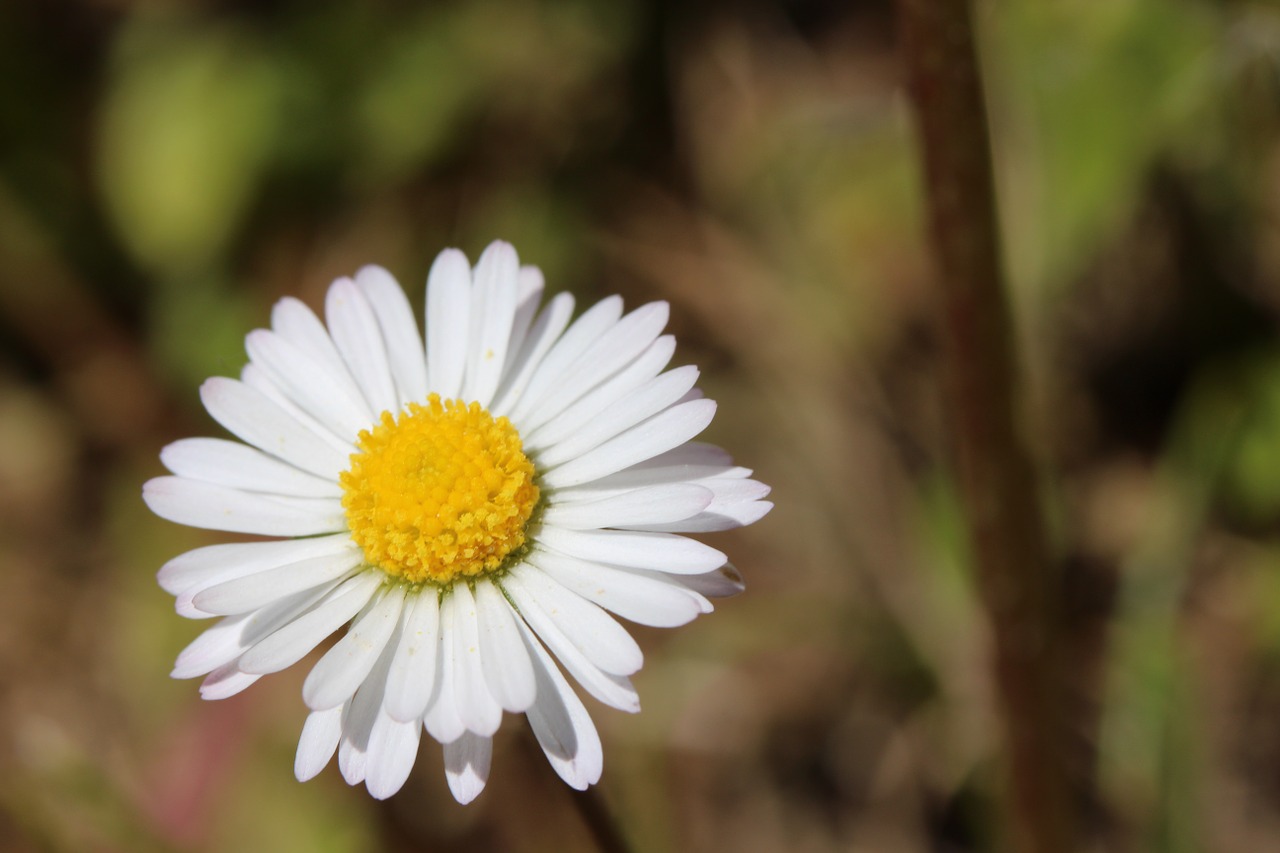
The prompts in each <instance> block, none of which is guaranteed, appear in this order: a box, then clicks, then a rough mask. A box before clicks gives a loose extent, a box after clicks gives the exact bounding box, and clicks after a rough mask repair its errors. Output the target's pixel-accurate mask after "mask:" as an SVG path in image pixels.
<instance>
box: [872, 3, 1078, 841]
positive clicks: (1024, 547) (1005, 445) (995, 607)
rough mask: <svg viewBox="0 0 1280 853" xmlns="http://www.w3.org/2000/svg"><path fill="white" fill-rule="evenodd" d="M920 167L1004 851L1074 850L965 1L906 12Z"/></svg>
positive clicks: (1041, 541)
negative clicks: (982, 627)
mask: <svg viewBox="0 0 1280 853" xmlns="http://www.w3.org/2000/svg"><path fill="white" fill-rule="evenodd" d="M898 7H899V16H900V21H901V25H902V32H903V51H904V58H905V60H906V69H907V74H908V82H909V85H910V87H911V94H912V99H913V102H914V106H915V113H916V120H917V125H918V129H919V133H920V140H921V148H922V153H923V157H924V173H925V180H926V196H927V205H928V211H929V219H930V231H931V236H932V241H933V250H934V254H935V262H936V267H937V279H938V283H939V287H940V296H941V301H942V306H943V337H944V343H945V347H946V354H947V366H946V369H947V383H948V392H949V397H950V399H949V403H950V406H951V410H950V417H951V421H952V424H953V439H954V453H955V465H956V473H957V477H958V480H959V485H960V490H961V494H962V497H963V500H964V512H965V520H966V525H967V528H968V534H969V537H970V542H971V545H972V548H973V556H974V559H975V562H976V566H977V573H978V584H979V587H980V590H981V594H982V597H983V601H984V604H985V606H986V609H987V612H988V615H989V617H990V620H991V631H992V637H993V642H994V649H993V657H994V661H993V666H994V671H995V685H996V691H997V697H996V700H997V705H998V707H999V709H1000V713H1001V717H1002V725H1003V732H1002V734H1003V739H1004V743H1005V748H1006V768H1005V769H1006V773H1005V817H1006V821H1007V827H1006V829H1007V833H1006V839H1005V841H1006V843H1007V845H1008V846H1009V848H1010V849H1013V850H1017V851H1019V852H1020V853H1022V851H1026V853H1064V851H1068V850H1070V849H1072V847H1073V846H1074V845H1073V838H1072V819H1071V809H1070V806H1069V802H1068V797H1069V793H1068V786H1067V781H1066V775H1065V768H1064V762H1063V760H1062V759H1063V756H1062V744H1063V739H1064V738H1063V734H1064V730H1063V725H1062V720H1061V718H1060V716H1059V714H1060V709H1061V707H1062V703H1061V701H1059V695H1058V694H1059V692H1060V688H1061V680H1060V678H1059V677H1058V655H1057V651H1056V648H1055V642H1054V633H1055V631H1054V626H1055V621H1056V620H1055V618H1054V615H1053V611H1052V608H1051V602H1053V601H1054V600H1056V598H1057V595H1056V591H1057V584H1058V575H1057V571H1056V567H1055V566H1054V562H1053V560H1052V559H1051V557H1050V554H1049V546H1048V542H1047V538H1046V533H1045V521H1044V516H1043V512H1042V509H1041V504H1040V498H1039V494H1038V491H1037V487H1036V478H1035V471H1034V468H1033V465H1032V461H1031V454H1030V452H1029V451H1028V449H1027V447H1026V444H1025V442H1024V440H1023V437H1022V435H1021V434H1020V433H1019V431H1018V428H1017V414H1016V413H1017V397H1016V384H1017V383H1016V375H1017V370H1016V365H1015V358H1014V347H1013V333H1012V321H1011V319H1010V312H1009V307H1008V304H1007V302H1006V296H1005V291H1004V278H1003V274H1002V269H1001V262H1000V251H999V237H998V232H997V228H996V214H995V193H994V182H993V178H992V168H991V154H990V143H989V139H988V136H987V120H986V106H985V103H984V101H983V95H982V82H981V78H980V76H979V70H978V60H977V55H976V49H975V45H974V33H973V22H972V16H971V11H970V7H969V3H968V2H967V0H898Z"/></svg>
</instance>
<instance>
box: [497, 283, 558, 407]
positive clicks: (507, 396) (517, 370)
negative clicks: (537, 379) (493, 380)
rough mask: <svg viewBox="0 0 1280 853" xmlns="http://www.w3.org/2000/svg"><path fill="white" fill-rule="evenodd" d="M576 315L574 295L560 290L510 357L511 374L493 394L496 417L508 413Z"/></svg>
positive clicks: (504, 378) (509, 369)
mask: <svg viewBox="0 0 1280 853" xmlns="http://www.w3.org/2000/svg"><path fill="white" fill-rule="evenodd" d="M572 316H573V296H572V295H571V294H568V293H557V294H556V295H555V298H553V299H552V300H551V301H550V302H549V303H547V307H546V308H544V309H542V313H541V314H539V315H538V318H537V319H536V320H534V322H533V327H532V328H530V329H529V333H528V334H527V335H526V336H525V339H524V343H523V344H521V346H520V349H519V351H518V354H517V355H516V357H515V358H513V359H509V362H510V364H509V365H508V367H507V374H506V376H504V377H503V379H502V383H501V384H500V385H499V386H498V393H497V394H496V395H495V396H494V398H493V405H492V406H490V407H489V411H490V412H492V413H493V415H494V417H500V416H503V415H506V414H508V413H509V412H510V411H511V407H512V406H514V405H515V404H516V403H517V402H519V400H520V398H521V396H522V395H523V394H524V392H525V389H526V388H527V387H528V385H529V381H530V380H531V379H532V378H533V374H534V372H535V371H537V369H538V367H539V365H541V364H542V360H543V359H544V358H545V357H546V355H547V353H548V352H549V351H550V350H551V347H552V346H553V345H554V344H555V342H556V341H557V340H559V338H560V335H561V333H563V332H564V330H565V327H566V326H568V325H569V318H570V317H572Z"/></svg>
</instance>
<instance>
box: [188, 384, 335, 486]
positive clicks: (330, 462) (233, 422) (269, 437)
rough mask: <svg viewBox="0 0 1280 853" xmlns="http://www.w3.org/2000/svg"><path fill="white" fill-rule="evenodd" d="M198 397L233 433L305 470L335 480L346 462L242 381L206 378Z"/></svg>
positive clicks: (271, 401)
mask: <svg viewBox="0 0 1280 853" xmlns="http://www.w3.org/2000/svg"><path fill="white" fill-rule="evenodd" d="M200 399H201V401H203V403H204V407H205V409H207V410H208V412H209V414H210V415H212V416H213V419H214V420H215V421H217V422H218V423H220V424H222V425H223V426H224V427H226V428H227V430H228V431H229V432H231V434H232V435H235V436H236V437H237V438H239V439H241V440H243V441H245V442H248V443H249V444H252V445H253V446H254V447H256V448H258V449H259V450H263V451H265V452H267V453H270V454H271V455H272V456H276V457H279V458H280V459H283V460H284V461H285V462H288V463H289V464H291V465H295V466H297V467H298V468H301V469H302V470H304V471H309V472H311V473H312V474H315V475H316V476H318V477H321V478H323V479H325V480H333V481H335V482H336V481H337V479H338V472H340V471H342V470H343V469H345V468H346V466H347V457H346V456H345V455H343V453H342V452H341V451H339V450H337V449H335V448H334V447H333V446H332V445H331V444H330V443H329V442H328V441H326V440H325V439H324V438H322V437H321V436H320V435H319V434H317V433H316V432H315V431H314V430H311V429H308V428H307V427H306V426H305V425H304V424H302V423H300V422H299V421H298V420H297V419H296V418H294V417H293V416H292V415H290V414H289V413H288V412H287V411H286V410H284V409H283V408H281V407H280V406H279V405H278V404H277V403H276V402H275V401H274V400H272V399H270V398H269V397H267V395H266V394H264V393H263V392H262V391H261V390H259V389H257V388H254V387H251V386H249V385H247V384H245V383H244V382H240V381H239V380H236V379H227V378H226V377H222V376H215V377H213V378H212V379H207V380H205V382H204V384H203V385H201V386H200ZM352 449H353V450H354V448H352Z"/></svg>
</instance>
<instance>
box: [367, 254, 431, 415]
mask: <svg viewBox="0 0 1280 853" xmlns="http://www.w3.org/2000/svg"><path fill="white" fill-rule="evenodd" d="M356 287H359V288H360V290H361V292H363V293H364V295H365V298H366V299H368V300H369V304H370V306H372V308H373V313H374V314H376V315H377V317H378V325H379V326H380V327H381V328H382V337H383V341H384V342H385V343H386V347H387V359H388V361H389V362H390V365H391V372H392V374H393V375H394V376H395V381H396V390H397V391H398V392H399V395H400V403H401V405H403V404H405V403H408V402H410V401H420V400H425V399H426V398H427V361H426V357H425V355H424V350H423V346H422V335H420V334H419V333H418V324H417V322H416V321H415V320H414V319H413V309H412V308H411V307H410V306H409V300H408V298H407V297H406V296H405V295H404V290H403V289H402V288H401V287H400V284H399V282H397V281H396V280H395V278H394V277H393V276H392V275H391V273H389V272H387V271H386V270H384V269H383V268H382V267H378V266H367V267H362V268H361V269H360V271H359V272H357V273H356Z"/></svg>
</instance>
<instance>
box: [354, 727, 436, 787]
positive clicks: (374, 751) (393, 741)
mask: <svg viewBox="0 0 1280 853" xmlns="http://www.w3.org/2000/svg"><path fill="white" fill-rule="evenodd" d="M421 736H422V722H421V721H419V720H411V721H409V722H407V723H402V722H400V721H399V720H394V719H392V718H391V717H390V716H389V715H388V714H387V713H386V712H385V710H384V711H383V712H382V713H380V714H378V717H377V719H375V720H374V721H373V729H372V730H371V731H370V732H369V748H368V758H367V759H366V765H365V779H364V784H365V787H366V788H368V789H369V793H370V794H372V795H373V796H374V798H375V799H379V800H385V799H386V798H387V797H390V796H391V795H392V794H394V793H395V792H396V791H399V790H400V789H401V788H402V787H404V783H405V780H407V779H408V778H409V772H410V771H411V770H413V764H414V762H415V761H417V759H418V742H419V739H420V738H421Z"/></svg>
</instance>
